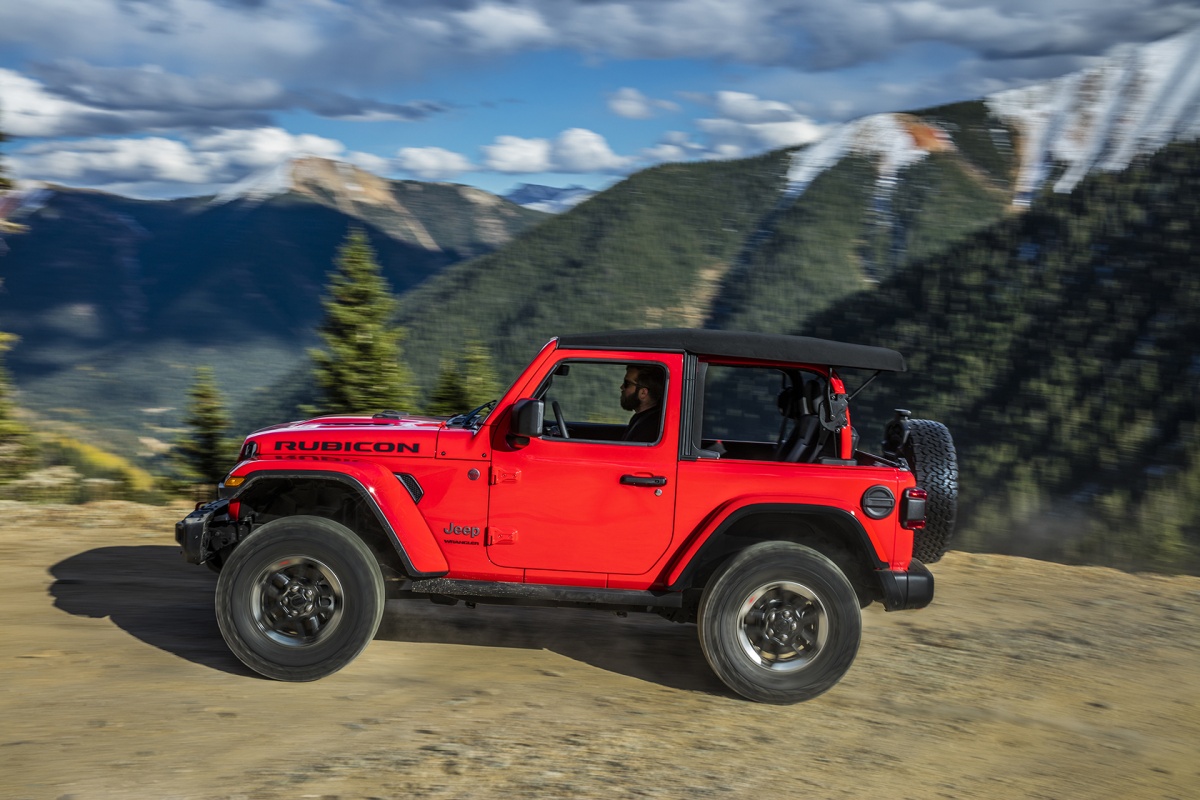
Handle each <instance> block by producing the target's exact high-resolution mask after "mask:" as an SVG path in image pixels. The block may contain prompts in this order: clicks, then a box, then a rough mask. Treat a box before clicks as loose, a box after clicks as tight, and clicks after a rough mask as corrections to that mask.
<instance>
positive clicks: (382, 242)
mask: <svg viewBox="0 0 1200 800" xmlns="http://www.w3.org/2000/svg"><path fill="white" fill-rule="evenodd" d="M331 163H332V162H324V161H321V160H314V159H306V160H304V162H303V166H305V167H306V170H305V171H304V172H305V174H297V176H296V177H294V178H293V179H292V183H290V184H286V185H280V186H275V187H271V188H272V189H273V192H272V193H270V194H266V195H262V194H259V195H257V196H255V195H247V196H241V195H239V196H231V197H228V198H218V199H216V200H215V201H214V199H213V198H188V199H183V200H175V201H157V202H155V201H142V200H133V199H129V198H124V197H118V196H115V195H110V194H103V193H99V192H88V191H78V190H69V189H62V188H55V189H53V190H50V191H49V192H47V193H46V197H45V198H44V200H43V201H42V205H41V206H40V207H39V208H37V209H35V210H34V211H33V212H32V213H30V214H27V215H26V216H24V217H22V220H21V221H22V222H23V223H24V227H25V231H24V232H22V233H19V234H16V235H12V236H9V237H7V245H8V248H9V252H8V254H7V256H6V257H5V258H4V261H3V264H2V267H3V276H4V283H3V291H2V292H0V320H2V323H0V324H2V327H3V329H4V330H7V331H9V332H12V333H16V334H17V335H19V336H20V337H21V338H20V342H19V344H18V345H17V346H16V347H15V348H13V350H12V351H11V352H10V353H9V354H8V362H7V363H8V365H9V368H10V369H11V371H12V373H13V375H14V380H15V382H16V383H17V385H18V386H19V387H20V389H21V391H22V397H23V402H24V404H25V405H26V406H27V407H28V408H30V409H33V410H35V411H36V412H37V414H38V415H39V416H40V417H42V418H45V419H49V420H54V421H56V423H58V424H67V425H72V426H77V427H75V428H74V430H76V431H77V432H78V434H79V435H80V436H83V437H85V438H89V439H91V440H93V441H96V442H98V443H102V444H104V445H105V446H109V447H113V448H114V449H117V450H119V451H122V452H125V453H127V454H130V455H132V454H133V453H134V452H135V451H137V452H147V451H148V450H149V451H153V450H154V449H155V448H157V447H158V446H159V444H158V443H161V442H163V441H169V440H171V439H172V438H173V436H174V432H173V431H174V429H175V428H176V426H177V424H178V421H179V419H180V418H181V414H182V407H183V405H184V404H183V402H182V400H181V398H182V397H183V396H184V394H185V393H186V390H187V387H188V385H189V383H190V381H191V380H192V376H193V371H194V369H195V368H196V366H197V365H201V364H204V365H210V366H213V367H215V368H216V374H217V378H218V380H219V383H220V386H221V388H222V391H223V392H224V393H225V394H226V396H227V397H228V398H229V399H231V400H232V401H234V402H235V403H238V404H241V403H256V401H257V400H258V399H259V398H260V394H258V393H255V392H254V390H255V389H256V388H257V387H259V386H262V385H264V384H266V385H270V384H272V383H273V382H275V381H278V380H281V379H286V378H287V376H288V375H290V374H291V371H292V370H293V369H294V368H295V367H297V365H302V366H303V367H305V368H307V365H308V363H307V355H306V348H307V347H309V346H311V345H313V344H315V343H316V337H315V334H314V331H313V329H314V327H315V326H316V324H317V322H318V320H319V319H320V314H321V304H320V296H321V292H322V290H323V288H324V287H325V284H326V282H327V280H328V275H329V273H330V271H331V270H332V268H333V259H334V254H335V252H336V249H337V246H338V245H339V243H340V242H341V241H342V240H343V239H344V238H345V236H346V234H347V231H348V230H350V229H351V228H353V227H355V226H361V227H362V228H363V230H364V231H365V232H366V233H367V235H368V237H369V239H370V241H371V244H372V246H373V247H374V249H375V251H376V252H377V253H378V257H379V260H380V263H381V264H382V265H383V268H384V275H385V277H386V279H387V280H388V283H389V286H390V289H391V290H392V291H393V292H397V293H399V292H404V291H406V290H407V289H409V288H411V287H412V286H414V285H416V284H418V283H419V282H421V281H422V280H424V279H425V278H427V277H428V276H429V275H431V274H435V273H437V272H438V271H440V270H441V269H443V268H445V267H446V266H447V265H449V264H452V263H454V262H456V261H460V260H462V259H464V258H469V257H472V256H477V255H480V254H483V253H486V252H490V251H491V250H493V249H494V248H496V247H497V246H499V245H501V244H503V243H504V242H506V241H508V240H509V239H511V238H512V236H514V235H515V234H516V233H518V232H520V231H521V230H524V229H525V228H528V227H529V226H531V225H534V224H536V223H537V222H539V221H541V220H542V219H544V218H545V217H546V215H544V214H540V213H537V212H532V211H528V210H526V209H522V208H520V207H518V206H516V205H514V204H512V203H509V202H507V201H505V200H502V199H501V198H499V197H496V196H494V195H489V194H487V193H485V192H481V191H479V190H477V189H472V188H469V187H460V186H452V185H437V184H422V183H418V182H414V181H384V180H383V179H379V178H373V180H372V178H370V177H368V176H366V174H365V173H361V171H359V172H357V173H355V174H354V175H352V176H350V177H352V178H354V180H355V181H356V183H355V184H347V183H345V182H339V180H338V178H339V175H338V174H337V173H336V171H335V170H332V168H331V167H330V166H329V165H330V164H331ZM297 172H298V173H299V172H300V170H297ZM326 173H328V174H326ZM341 177H342V178H343V179H346V176H341ZM355 186H366V187H367V188H368V189H370V190H371V192H370V193H365V194H364V192H361V191H352V189H353V188H354V187H355ZM139 440H141V441H139Z"/></svg>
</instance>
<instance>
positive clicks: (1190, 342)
mask: <svg viewBox="0 0 1200 800" xmlns="http://www.w3.org/2000/svg"><path fill="white" fill-rule="evenodd" d="M1197 309H1200V144H1198V143H1195V142H1193V143H1190V144H1177V145H1172V146H1170V147H1168V148H1167V149H1165V150H1164V151H1162V152H1160V153H1159V154H1158V155H1155V156H1153V157H1151V158H1149V159H1145V160H1143V161H1141V162H1139V163H1138V164H1136V165H1135V166H1133V167H1131V168H1130V169H1128V170H1126V171H1124V172H1121V173H1112V174H1098V175H1093V176H1092V177H1090V178H1089V179H1087V180H1086V181H1085V182H1083V183H1082V184H1081V185H1080V186H1078V187H1077V188H1076V189H1075V191H1074V192H1072V193H1071V194H1069V195H1064V194H1052V193H1047V194H1046V195H1044V196H1042V197H1040V198H1039V199H1038V200H1037V202H1035V203H1034V205H1033V207H1032V208H1031V209H1030V211H1029V212H1028V213H1026V214H1023V215H1020V216H1015V217H1011V218H1009V219H1007V220H1005V221H1003V222H1001V223H998V224H996V225H994V226H993V227H991V228H989V229H987V230H986V231H983V232H980V233H978V234H975V235H973V236H971V237H968V238H967V239H965V240H963V241H961V242H960V243H959V244H957V245H955V246H954V247H952V248H951V249H949V250H947V251H945V252H943V253H941V254H939V255H936V256H933V257H931V258H929V259H927V260H923V261H919V262H916V263H914V264H912V265H911V266H910V267H908V268H906V269H904V270H903V271H901V272H900V273H898V274H896V275H894V276H893V277H891V278H888V279H886V280H884V281H882V282H881V283H880V284H879V286H877V287H874V288H872V289H870V290H867V291H863V292H860V293H858V294H856V295H854V296H851V297H846V298H843V299H842V300H841V301H840V302H839V303H837V304H836V305H835V306H832V307H830V308H828V309H827V310H826V311H824V312H823V313H821V314H820V315H817V316H816V317H815V318H814V319H813V320H811V321H810V322H809V323H808V324H806V325H804V326H799V327H797V328H796V329H794V332H796V333H805V334H810V335H817V336H828V337H831V338H841V339H848V340H851V341H859V342H864V343H875V344H881V345H887V346H891V347H895V348H897V349H899V350H901V351H903V352H904V353H905V354H907V355H908V357H909V368H910V371H909V372H908V373H907V374H905V375H900V376H893V377H889V378H888V379H887V381H886V385H885V386H879V387H875V386H873V387H871V388H870V389H868V390H867V392H865V393H864V395H863V397H862V398H860V400H859V402H858V403H857V404H856V409H859V412H860V413H859V415H858V417H857V421H858V422H859V424H860V430H862V432H863V434H864V441H867V442H872V441H875V440H877V439H878V438H879V435H880V432H881V430H882V427H881V426H882V422H883V420H884V419H886V418H887V417H888V416H890V410H891V406H892V405H904V406H906V407H908V408H911V409H913V410H914V414H915V416H918V417H931V418H934V419H940V420H943V421H945V422H946V423H947V424H948V425H950V427H951V428H952V430H953V431H954V435H955V439H956V441H957V443H958V445H959V447H960V458H961V462H962V489H963V501H964V512H965V513H964V516H963V520H962V522H963V529H964V531H965V533H964V535H963V538H962V539H961V541H960V544H961V545H966V546H970V547H983V548H987V549H989V550H999V551H1002V552H1003V551H1006V550H1011V551H1012V552H1022V553H1030V552H1033V553H1035V554H1043V555H1053V556H1056V557H1064V558H1078V559H1082V560H1098V561H1102V562H1105V563H1115V564H1120V565H1124V566H1152V565H1155V564H1163V563H1178V562H1180V561H1181V560H1187V559H1190V558H1192V557H1194V551H1192V552H1191V553H1189V552H1188V545H1189V544H1190V545H1191V546H1192V547H1194V546H1195V545H1197V544H1200V537H1198V534H1200V458H1198V456H1197V445H1200V435H1198V434H1200V430H1198V429H1197V418H1198V409H1200V314H1198V313H1197ZM864 411H865V412H866V413H863V412H864Z"/></svg>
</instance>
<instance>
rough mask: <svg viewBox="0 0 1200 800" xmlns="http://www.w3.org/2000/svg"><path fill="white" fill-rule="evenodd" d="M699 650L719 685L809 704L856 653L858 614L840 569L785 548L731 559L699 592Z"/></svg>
mask: <svg viewBox="0 0 1200 800" xmlns="http://www.w3.org/2000/svg"><path fill="white" fill-rule="evenodd" d="M699 631H700V647H701V649H702V650H703V651H704V657H705V659H707V660H708V664H709V666H710V667H712V670H713V672H715V673H716V675H717V677H719V678H720V679H721V680H722V681H724V683H725V685H726V686H728V687H729V688H731V689H733V690H734V691H735V692H737V693H738V694H740V695H742V696H743V697H747V698H749V699H751V700H757V701H760V702H764V703H797V702H800V701H802V700H810V699H812V698H814V697H816V696H817V695H819V694H821V693H822V692H825V691H826V690H828V689H830V688H831V687H832V686H833V685H834V684H836V683H837V682H838V681H839V680H841V678H842V676H843V675H845V674H846V671H847V670H848V669H850V665H851V664H852V663H853V662H854V657H855V655H856V654H857V653H858V645H859V641H860V640H861V638H862V616H861V614H860V611H859V604H858V598H857V597H856V596H855V594H854V589H853V588H852V587H851V585H850V582H849V581H848V580H846V577H845V575H843V574H842V572H841V570H839V569H838V568H837V566H836V565H835V564H834V563H833V562H832V561H830V560H829V559H828V558H827V557H825V556H824V555H822V554H821V553H819V552H817V551H816V550H813V549H812V548H810V547H805V546H803V545H799V544H794V543H792V542H764V543H761V544H756V545H754V546H752V547H749V548H747V549H746V550H744V551H742V552H741V553H739V554H738V555H736V556H734V557H733V558H732V559H731V560H730V561H729V562H728V563H727V564H726V565H725V566H724V567H723V568H722V569H721V570H720V571H719V572H718V573H717V574H716V575H715V576H714V577H713V579H712V580H711V581H709V584H708V586H706V587H705V590H704V596H703V599H702V600H701V602H700V614H699Z"/></svg>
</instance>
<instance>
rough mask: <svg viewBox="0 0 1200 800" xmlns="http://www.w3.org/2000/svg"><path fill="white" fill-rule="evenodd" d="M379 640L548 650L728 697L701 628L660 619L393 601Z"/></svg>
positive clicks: (677, 686) (624, 672)
mask: <svg viewBox="0 0 1200 800" xmlns="http://www.w3.org/2000/svg"><path fill="white" fill-rule="evenodd" d="M375 638H376V639H384V640H388V641H397V642H421V643H428V644H459V645H473V646H479V647H515V648H521V649H527V650H549V651H550V652H553V653H557V654H559V655H561V656H565V657H567V658H570V659H572V660H574V661H579V662H581V663H584V664H589V665H591V666H593V667H597V668H599V669H603V670H606V671H608V672H613V673H616V674H619V675H627V676H629V677H631V678H637V679H638V680H643V681H647V682H649V683H657V684H659V685H661V686H666V687H669V688H672V689H683V690H688V691H699V692H706V693H709V694H717V695H726V696H727V695H729V694H730V692H729V690H728V689H726V688H725V686H724V684H722V683H721V682H720V680H718V679H717V677H716V676H715V675H714V674H713V673H712V671H711V670H710V669H709V667H708V662H706V661H705V660H704V654H703V652H702V651H701V650H700V642H699V639H698V638H697V635H696V626H695V625H680V624H677V623H674V622H669V621H667V620H665V619H663V618H661V617H659V616H657V615H655V614H645V613H631V614H629V616H628V617H618V616H617V615H615V614H614V613H613V612H611V611H586V610H580V609H567V608H533V607H513V606H486V605H479V606H477V607H476V608H474V609H472V608H468V607H466V606H465V605H462V604H460V605H457V606H440V605H435V604H434V603H430V602H428V601H425V600H415V601H409V600H402V601H391V602H389V603H388V605H387V612H386V613H385V614H384V616H383V623H382V624H381V625H380V627H379V632H378V633H377V634H376V636H375Z"/></svg>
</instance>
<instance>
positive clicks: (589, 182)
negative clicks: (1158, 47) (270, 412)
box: [0, 0, 1200, 197]
mask: <svg viewBox="0 0 1200 800" xmlns="http://www.w3.org/2000/svg"><path fill="white" fill-rule="evenodd" d="M1198 24H1200V0H1193V1H1191V2H1185V1H1183V0H1127V1H1126V2H1121V3H1112V2H1106V0H1011V1H1010V2H1004V3H987V2H976V1H974V0H904V1H902V2H874V1H873V0H833V1H829V0H754V2H746V1H745V0H738V1H736V2H731V1H729V0H37V2H29V0H0V129H3V130H5V131H7V132H8V133H9V134H10V135H12V136H13V139H12V140H11V141H9V142H8V143H7V144H6V145H5V146H4V149H3V153H4V158H5V161H6V163H7V165H8V168H9V170H10V172H12V173H13V174H14V175H15V176H16V177H18V178H19V179H23V180H44V181H52V182H57V183H63V184H67V185H72V186H86V187H93V188H99V189H104V190H107V191H114V192H118V193H122V194H129V195H133V196H141V197H171V196H185V195H199V194H207V193H211V192H214V191H218V190H220V189H221V188H222V187H224V186H227V185H229V184H230V183H233V182H235V181H237V180H239V179H242V178H244V177H246V176H247V175H250V174H253V173H255V172H258V171H261V170H265V169H269V168H270V167H272V166H274V165H276V164H278V163H280V162H281V161H283V160H286V159H287V158H290V157H292V156H296V155H303V154H316V155H321V156H327V157H331V158H339V159H343V160H347V161H351V162H354V163H357V164H359V165H360V166H363V167H365V168H367V169H370V170H371V171H373V172H376V173H378V174H381V175H386V176H389V177H396V178H415V179H419V180H443V181H454V182H459V183H467V184H471V185H475V186H479V187H481V188H484V189H487V190H489V191H495V192H504V191H507V190H509V189H511V188H512V187H513V186H515V185H516V184H519V183H525V182H528V183H545V184H550V185H556V186H566V185H570V184H581V185H584V186H588V187H590V188H601V187H603V186H606V185H608V184H611V183H612V182H614V181H616V180H619V179H620V178H621V177H622V176H624V175H627V174H629V173H630V172H633V171H636V170H638V169H642V168H645V167H647V166H651V165H653V164H657V163H662V162H667V161H681V160H697V159H709V158H734V157H741V156H748V155H753V154H755V153H759V152H763V151H765V150H770V149H774V148H777V147H782V146H786V145H796V144H804V143H806V142H810V141H813V140H814V139H815V138H817V137H819V136H820V135H821V133H822V131H823V130H825V129H826V128H827V126H829V125H831V124H834V123H837V122H841V121H845V120H847V119H853V118H857V117H861V116H864V115H867V114H873V113H878V112H883V111H902V110H906V109H915V108H921V107H925V106H930V105H936V104H941V103H947V102H953V101H956V100H964V99H971V98H975V97H980V96H982V95H984V94H987V93H989V92H994V91H998V90H1000V89H1004V88H1009V87H1013V86H1019V85H1024V84H1027V83H1030V82H1035V81H1038V80H1044V79H1046V78H1051V77H1056V76H1059V75H1062V74H1065V73H1067V72H1071V71H1074V70H1077V69H1080V68H1083V67H1085V66H1087V65H1088V64H1089V63H1091V62H1093V61H1094V60H1095V59H1097V58H1099V57H1102V56H1104V55H1107V54H1111V53H1113V52H1115V51H1118V50H1119V49H1120V48H1122V47H1127V46H1130V45H1136V44H1141V43H1145V42H1149V41H1153V40H1155V39H1159V38H1162V37H1165V36H1169V35H1171V34H1174V33H1177V32H1179V31H1181V30H1184V29H1186V28H1190V27H1193V26H1195V25H1198Z"/></svg>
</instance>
